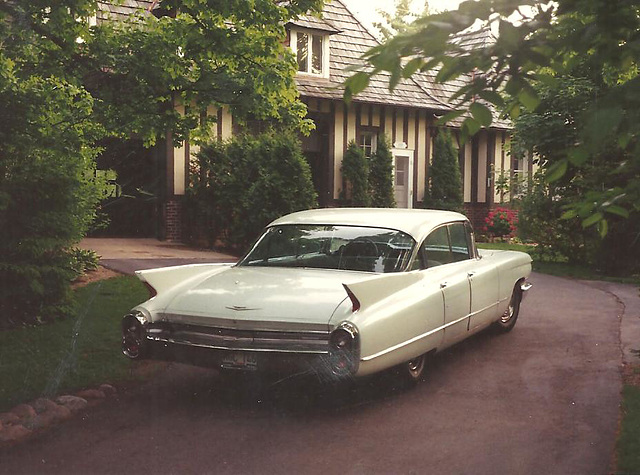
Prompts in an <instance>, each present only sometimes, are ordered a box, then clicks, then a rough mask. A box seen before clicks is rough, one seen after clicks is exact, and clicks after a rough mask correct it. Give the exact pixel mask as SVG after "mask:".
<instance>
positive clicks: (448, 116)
mask: <svg viewBox="0 0 640 475" xmlns="http://www.w3.org/2000/svg"><path fill="white" fill-rule="evenodd" d="M464 112H465V111H464V110H454V111H451V112H447V113H446V114H445V115H443V116H442V117H440V118H439V119H438V120H437V121H436V125H446V124H447V122H449V121H450V120H454V119H457V118H458V117H460V116H461V115H462V114H464Z"/></svg>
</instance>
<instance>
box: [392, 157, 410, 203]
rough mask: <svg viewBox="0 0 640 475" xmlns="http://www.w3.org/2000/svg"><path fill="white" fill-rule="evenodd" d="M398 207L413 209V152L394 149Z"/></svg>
mask: <svg viewBox="0 0 640 475" xmlns="http://www.w3.org/2000/svg"><path fill="white" fill-rule="evenodd" d="M391 153H393V163H394V170H393V175H394V176H393V183H394V189H395V198H396V206H397V207H398V208H413V150H405V149H393V150H392V151H391Z"/></svg>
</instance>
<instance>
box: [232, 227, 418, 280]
mask: <svg viewBox="0 0 640 475" xmlns="http://www.w3.org/2000/svg"><path fill="white" fill-rule="evenodd" d="M414 246H415V241H414V240H413V238H412V237H411V236H409V235H408V234H405V233H403V232H400V231H396V230H392V229H384V228H372V227H361V226H318V225H283V226H273V227H271V228H268V229H267V230H266V231H265V233H264V234H263V235H262V236H261V237H260V239H259V240H258V241H257V243H256V245H255V246H254V247H253V248H252V249H251V251H249V253H248V254H247V255H246V256H245V258H244V259H242V261H240V263H239V264H238V265H240V266H262V267H270V266H273V267H309V268H314V269H344V270H355V271H363V272H378V273H384V272H400V271H403V270H404V269H405V268H406V267H407V264H408V262H409V259H410V257H411V254H412V252H413V248H414Z"/></svg>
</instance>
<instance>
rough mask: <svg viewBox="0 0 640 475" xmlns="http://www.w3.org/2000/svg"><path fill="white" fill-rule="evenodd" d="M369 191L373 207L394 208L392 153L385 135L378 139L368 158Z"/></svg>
mask: <svg viewBox="0 0 640 475" xmlns="http://www.w3.org/2000/svg"><path fill="white" fill-rule="evenodd" d="M369 192H370V193H371V206H373V207H374V208H395V206H396V199H395V196H394V189H393V154H392V153H391V150H390V143H389V139H388V137H387V136H386V135H383V136H381V137H380V138H379V139H378V146H377V148H376V151H375V152H374V153H373V155H372V156H371V158H370V159H369Z"/></svg>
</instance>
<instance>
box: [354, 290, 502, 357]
mask: <svg viewBox="0 0 640 475" xmlns="http://www.w3.org/2000/svg"><path fill="white" fill-rule="evenodd" d="M496 305H498V302H496V303H493V304H491V305H488V306H486V307H485V308H483V309H480V310H476V311H475V312H472V313H470V314H469V315H466V316H464V317H462V318H458V319H457V320H454V321H452V322H449V323H445V324H444V325H442V326H440V327H438V328H434V329H433V330H429V331H428V332H426V333H423V334H422V335H418V336H415V337H413V338H411V339H409V340H407V341H403V342H402V343H398V344H397V345H393V346H391V347H389V348H386V349H384V350H382V351H379V352H378V353H374V354H373V355H370V356H365V357H363V358H361V359H360V361H371V360H373V359H376V358H379V357H380V356H384V355H386V354H387V353H391V352H392V351H395V350H398V349H400V348H402V347H404V346H407V345H410V344H412V343H415V342H416V341H419V340H421V339H423V338H426V337H428V336H431V335H433V334H434V333H437V332H439V331H442V330H445V329H446V328H448V327H450V326H452V325H455V324H456V323H460V322H463V321H464V320H466V319H468V318H471V317H473V316H475V315H478V314H479V313H482V312H484V311H485V310H489V309H490V308H492V307H495V306H496Z"/></svg>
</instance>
